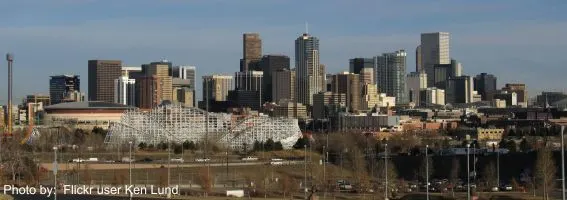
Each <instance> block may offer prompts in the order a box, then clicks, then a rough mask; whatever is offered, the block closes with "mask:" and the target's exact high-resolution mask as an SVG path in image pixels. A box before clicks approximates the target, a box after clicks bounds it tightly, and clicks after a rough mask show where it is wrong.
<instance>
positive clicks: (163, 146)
mask: <svg viewBox="0 0 567 200" xmlns="http://www.w3.org/2000/svg"><path fill="white" fill-rule="evenodd" d="M168 146H169V145H168V144H167V143H165V142H160V143H159V144H158V149H160V150H166V149H167V147H168Z"/></svg>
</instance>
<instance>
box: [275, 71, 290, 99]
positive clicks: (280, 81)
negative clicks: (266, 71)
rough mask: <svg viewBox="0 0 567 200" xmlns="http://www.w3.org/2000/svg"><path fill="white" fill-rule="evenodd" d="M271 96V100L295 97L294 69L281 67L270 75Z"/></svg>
mask: <svg viewBox="0 0 567 200" xmlns="http://www.w3.org/2000/svg"><path fill="white" fill-rule="evenodd" d="M271 85H272V98H273V102H276V103H279V102H280V101H281V100H284V99H287V100H289V101H292V102H293V100H294V98H295V70H289V69H282V70H279V71H276V72H275V73H273V76H272V84H271Z"/></svg>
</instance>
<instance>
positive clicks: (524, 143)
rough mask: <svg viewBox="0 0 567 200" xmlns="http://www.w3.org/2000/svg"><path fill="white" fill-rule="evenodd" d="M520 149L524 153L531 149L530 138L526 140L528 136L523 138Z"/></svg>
mask: <svg viewBox="0 0 567 200" xmlns="http://www.w3.org/2000/svg"><path fill="white" fill-rule="evenodd" d="M520 150H521V151H522V152H524V153H526V152H528V151H530V150H531V147H530V144H529V143H528V140H526V138H524V139H522V141H521V142H520Z"/></svg>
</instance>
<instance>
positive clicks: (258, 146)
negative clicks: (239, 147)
mask: <svg viewBox="0 0 567 200" xmlns="http://www.w3.org/2000/svg"><path fill="white" fill-rule="evenodd" d="M261 150H262V143H261V142H260V141H258V140H256V141H254V146H253V147H252V151H261Z"/></svg>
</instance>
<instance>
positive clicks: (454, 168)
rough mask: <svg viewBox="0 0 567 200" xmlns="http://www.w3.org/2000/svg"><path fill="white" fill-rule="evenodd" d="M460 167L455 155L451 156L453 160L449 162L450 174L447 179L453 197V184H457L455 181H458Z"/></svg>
mask: <svg viewBox="0 0 567 200" xmlns="http://www.w3.org/2000/svg"><path fill="white" fill-rule="evenodd" d="M460 167H461V165H460V164H459V159H457V157H453V161H452V163H451V174H450V175H449V181H450V183H451V185H452V187H451V193H452V195H453V197H455V186H456V185H457V182H458V181H459V172H460V171H459V170H460Z"/></svg>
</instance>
